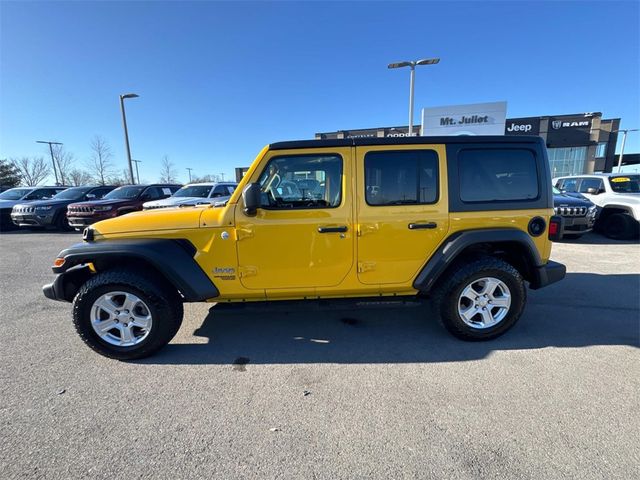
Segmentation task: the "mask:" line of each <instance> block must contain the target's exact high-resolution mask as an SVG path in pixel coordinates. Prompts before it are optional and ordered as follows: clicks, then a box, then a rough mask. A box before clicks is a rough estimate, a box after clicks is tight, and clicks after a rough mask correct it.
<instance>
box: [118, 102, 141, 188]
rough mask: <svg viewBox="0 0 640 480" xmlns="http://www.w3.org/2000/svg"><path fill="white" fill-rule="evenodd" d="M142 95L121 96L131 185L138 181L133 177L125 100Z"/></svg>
mask: <svg viewBox="0 0 640 480" xmlns="http://www.w3.org/2000/svg"><path fill="white" fill-rule="evenodd" d="M139 96H140V95H137V94H135V93H125V94H124V95H120V110H121V111H122V125H123V127H124V143H125V145H126V147H127V160H128V161H129V175H131V183H133V184H135V183H136V179H135V178H134V177H133V164H132V163H131V149H130V148H129V132H128V131H127V116H126V115H125V113H124V99H125V98H137V97H139Z"/></svg>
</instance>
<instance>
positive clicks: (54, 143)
mask: <svg viewBox="0 0 640 480" xmlns="http://www.w3.org/2000/svg"><path fill="white" fill-rule="evenodd" d="M36 143H48V144H49V145H62V143H60V142H45V141H44V140H36Z"/></svg>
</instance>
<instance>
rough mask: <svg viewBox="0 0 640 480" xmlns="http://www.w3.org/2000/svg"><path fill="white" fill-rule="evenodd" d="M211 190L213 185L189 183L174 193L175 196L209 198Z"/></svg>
mask: <svg viewBox="0 0 640 480" xmlns="http://www.w3.org/2000/svg"><path fill="white" fill-rule="evenodd" d="M210 191H211V185H187V186H186V187H182V188H181V189H180V190H178V191H177V192H176V193H174V194H173V196H174V197H200V198H207V197H208V196H209V192H210Z"/></svg>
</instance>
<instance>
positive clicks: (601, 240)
mask: <svg viewBox="0 0 640 480" xmlns="http://www.w3.org/2000/svg"><path fill="white" fill-rule="evenodd" d="M639 241H640V240H639V239H638V237H636V238H634V239H631V240H614V239H612V238H608V237H605V236H604V235H602V234H599V233H595V232H589V233H585V234H584V235H582V236H581V237H578V238H563V239H562V240H561V241H560V242H559V243H573V244H582V245H620V244H634V243H638V242H639Z"/></svg>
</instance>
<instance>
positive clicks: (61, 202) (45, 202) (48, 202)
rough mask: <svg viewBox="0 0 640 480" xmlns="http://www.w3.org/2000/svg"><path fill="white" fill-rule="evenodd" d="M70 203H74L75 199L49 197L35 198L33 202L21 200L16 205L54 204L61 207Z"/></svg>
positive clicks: (39, 205) (42, 205)
mask: <svg viewBox="0 0 640 480" xmlns="http://www.w3.org/2000/svg"><path fill="white" fill-rule="evenodd" d="M70 203H73V200H54V199H51V198H50V199H48V200H34V201H33V202H20V203H16V205H14V206H18V205H19V206H22V205H24V206H25V207H36V208H37V207H46V206H49V205H51V206H53V207H61V206H64V205H69V204H70Z"/></svg>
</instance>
